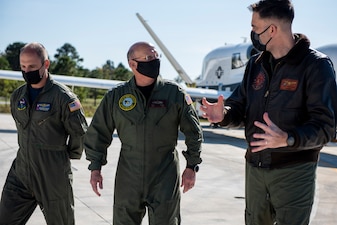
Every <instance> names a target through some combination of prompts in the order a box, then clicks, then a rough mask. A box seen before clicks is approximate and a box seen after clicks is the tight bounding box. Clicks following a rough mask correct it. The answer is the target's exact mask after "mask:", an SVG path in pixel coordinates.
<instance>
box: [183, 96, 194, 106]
mask: <svg viewBox="0 0 337 225" xmlns="http://www.w3.org/2000/svg"><path fill="white" fill-rule="evenodd" d="M185 100H186V103H187V105H191V104H192V103H193V101H192V99H191V96H190V95H189V94H185Z"/></svg>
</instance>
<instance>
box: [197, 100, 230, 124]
mask: <svg viewBox="0 0 337 225" xmlns="http://www.w3.org/2000/svg"><path fill="white" fill-rule="evenodd" d="M200 110H201V111H203V112H204V113H203V114H202V116H203V117H204V118H205V119H208V121H209V122H211V123H218V122H221V121H222V120H223V117H224V112H223V111H224V97H223V95H220V96H219V97H218V101H217V102H216V103H210V102H208V101H207V100H206V98H202V106H200Z"/></svg>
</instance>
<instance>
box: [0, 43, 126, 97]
mask: <svg viewBox="0 0 337 225" xmlns="http://www.w3.org/2000/svg"><path fill="white" fill-rule="evenodd" d="M25 44H26V43H23V42H14V43H12V44H9V45H8V46H7V47H6V49H5V51H4V52H0V69H2V70H14V71H21V69H20V61H19V54H20V49H21V48H22V47H23V46H24V45H25ZM49 59H50V62H51V64H50V67H49V72H50V73H51V74H60V75H61V74H62V75H67V76H75V77H88V78H100V79H109V80H123V81H126V80H129V79H130V78H131V76H132V72H131V71H130V70H128V69H127V68H126V67H125V66H124V65H123V64H122V63H119V64H118V65H117V67H115V65H114V62H113V61H111V60H107V61H106V62H105V64H103V65H102V66H98V67H96V68H95V69H93V70H89V69H87V68H84V67H83V66H82V65H81V62H83V58H81V57H80V55H79V54H78V52H77V50H76V48H75V47H74V46H73V45H71V44H69V43H65V44H64V45H62V46H61V47H60V48H58V49H57V50H56V53H55V55H54V59H53V60H52V59H51V58H50V57H49ZM21 84H23V81H13V80H3V79H0V96H2V97H5V98H6V99H7V98H9V97H10V95H11V93H12V92H13V91H14V90H15V89H16V88H17V87H19V86H20V85H21ZM74 92H75V93H76V94H77V95H78V97H79V98H80V99H81V100H85V99H87V98H93V99H95V100H96V99H97V98H101V97H102V96H103V95H104V93H105V92H106V90H103V89H94V88H86V87H74Z"/></svg>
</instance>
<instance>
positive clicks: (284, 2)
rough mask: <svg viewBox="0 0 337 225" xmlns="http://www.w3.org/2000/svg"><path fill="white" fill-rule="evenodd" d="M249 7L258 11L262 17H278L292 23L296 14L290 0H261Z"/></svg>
mask: <svg viewBox="0 0 337 225" xmlns="http://www.w3.org/2000/svg"><path fill="white" fill-rule="evenodd" d="M248 8H249V10H251V11H253V12H257V13H258V14H259V15H260V17H261V18H276V19H279V20H284V21H286V22H290V23H292V22H293V20H294V16H295V12H294V7H293V5H292V3H291V1H290V0H260V1H259V2H257V3H254V4H251V5H250V6H249V7H248Z"/></svg>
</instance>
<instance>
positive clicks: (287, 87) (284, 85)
mask: <svg viewBox="0 0 337 225" xmlns="http://www.w3.org/2000/svg"><path fill="white" fill-rule="evenodd" d="M297 85H298V80H293V79H283V80H282V81H281V84H280V90H283V91H295V90H296V89H297Z"/></svg>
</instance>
